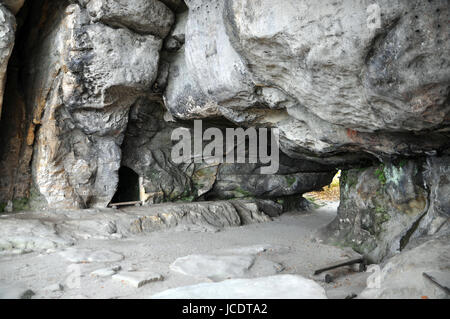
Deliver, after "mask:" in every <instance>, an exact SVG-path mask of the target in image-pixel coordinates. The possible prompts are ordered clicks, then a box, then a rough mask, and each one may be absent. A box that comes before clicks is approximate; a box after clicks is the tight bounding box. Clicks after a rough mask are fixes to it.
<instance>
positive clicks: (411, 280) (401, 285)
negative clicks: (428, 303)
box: [361, 235, 450, 299]
mask: <svg viewBox="0 0 450 319" xmlns="http://www.w3.org/2000/svg"><path fill="white" fill-rule="evenodd" d="M449 239H450V237H449V236H448V235H447V236H441V237H439V238H434V239H432V240H430V241H428V242H426V243H424V244H422V245H420V246H418V247H416V248H414V249H411V250H408V251H405V252H402V253H401V254H399V255H397V256H395V257H393V258H392V259H390V260H389V261H388V262H387V263H386V264H385V265H384V266H383V268H382V269H381V271H380V272H375V273H374V274H373V275H372V278H370V280H369V283H370V284H369V287H367V289H365V290H364V291H363V292H362V293H361V297H362V298H387V299H389V298H401V299H410V298H411V299H421V298H431V299H442V298H448V290H447V291H446V290H445V288H443V287H446V288H447V289H449V286H450V285H449V278H450V249H449V248H450V247H449ZM423 273H426V274H429V275H430V276H432V277H433V278H434V279H436V281H437V284H436V283H433V282H432V281H430V280H429V279H427V278H425V277H424V276H423ZM439 285H441V287H439Z"/></svg>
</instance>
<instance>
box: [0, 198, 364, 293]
mask: <svg viewBox="0 0 450 319" xmlns="http://www.w3.org/2000/svg"><path fill="white" fill-rule="evenodd" d="M337 205H338V203H336V202H333V203H329V204H328V205H326V206H323V207H321V208H319V209H316V210H314V211H311V212H309V213H306V214H305V213H295V212H291V213H287V214H284V215H282V216H281V217H278V218H275V219H274V220H273V221H272V222H267V223H260V224H252V225H246V226H241V227H233V228H227V229H224V230H222V231H220V232H216V233H212V232H192V231H175V230H165V231H159V232H153V233H150V234H145V235H139V236H134V237H131V238H124V239H117V240H82V241H80V242H78V243H77V245H76V247H75V248H76V249H83V248H88V249H93V250H102V249H106V250H109V251H112V252H116V253H119V254H122V255H123V256H124V259H123V260H121V261H118V262H107V263H104V262H91V263H81V264H73V263H71V262H69V261H68V260H66V259H65V258H63V257H62V256H61V255H60V251H54V252H47V253H45V254H41V253H29V254H23V255H16V256H1V257H0V291H3V294H4V295H5V292H7V293H9V294H10V295H11V296H12V295H13V294H14V293H15V292H23V291H25V290H27V289H30V290H32V291H33V292H34V293H35V295H34V296H33V298H36V299H38V298H149V297H151V296H152V295H153V294H155V293H159V292H162V291H164V290H166V289H169V288H175V287H180V286H186V285H192V284H197V283H202V282H209V281H210V280H209V279H205V278H196V277H192V276H188V275H183V274H180V273H177V272H174V271H172V270H170V268H169V267H170V265H171V264H172V263H173V262H174V261H175V260H176V259H177V258H179V257H184V256H187V255H192V254H206V255H224V254H227V250H229V249H236V248H245V247H248V246H254V245H271V247H273V248H272V249H268V250H267V251H265V252H260V253H258V255H257V259H256V262H255V267H252V268H253V270H252V271H250V272H249V273H248V275H247V277H250V278H252V277H260V276H261V275H265V272H264V267H260V268H258V267H257V265H258V264H261V265H264V261H267V260H268V261H272V262H275V263H278V264H280V265H281V268H280V269H281V271H280V272H279V274H299V275H302V276H304V277H306V278H310V279H314V280H315V281H316V282H318V283H319V284H320V285H321V286H323V287H324V288H325V290H326V293H327V296H328V297H329V298H345V297H346V296H348V295H350V294H352V293H355V294H359V292H361V291H362V290H363V289H364V288H365V287H366V278H367V277H368V275H370V274H367V273H358V272H356V271H354V270H353V269H351V268H350V267H347V268H343V269H341V270H339V271H338V272H335V273H334V275H335V276H336V277H337V278H336V279H335V280H334V282H332V283H325V282H324V276H323V275H321V276H312V274H313V272H314V270H315V269H317V268H321V267H322V266H326V265H327V264H329V263H334V262H336V261H340V260H344V259H346V258H348V257H353V256H356V254H355V253H354V252H352V251H351V250H344V249H341V248H337V247H332V246H327V245H323V244H320V243H317V242H316V241H315V240H314V239H313V238H314V234H315V232H316V231H317V230H318V229H319V228H321V227H323V226H325V225H326V224H328V223H329V222H330V221H331V220H332V219H333V218H334V217H335V216H336V209H337ZM228 254H229V253H228ZM115 265H120V266H121V268H122V270H123V271H150V272H155V273H159V274H161V275H162V276H163V277H164V280H163V281H157V282H151V283H149V284H146V285H144V286H143V287H140V288H134V287H132V286H130V285H128V284H126V283H124V282H121V281H117V280H113V279H112V278H111V277H104V278H96V277H93V276H92V275H91V272H92V271H95V270H97V269H101V268H105V267H110V266H115ZM258 269H259V270H258ZM261 269H262V270H261ZM261 271H262V272H261ZM58 284H60V285H61V286H62V287H63V289H62V290H59V289H55V285H56V286H57V285H58ZM49 287H50V288H49Z"/></svg>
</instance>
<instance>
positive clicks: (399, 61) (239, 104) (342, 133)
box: [165, 0, 450, 163]
mask: <svg viewBox="0 0 450 319" xmlns="http://www.w3.org/2000/svg"><path fill="white" fill-rule="evenodd" d="M187 4H188V6H189V9H190V11H189V17H188V20H187V23H186V28H185V33H186V34H185V38H186V43H185V45H184V47H183V49H182V50H180V51H179V52H178V54H177V56H176V58H175V59H174V61H173V63H172V65H171V72H170V76H169V84H168V88H167V90H166V93H165V94H166V102H167V107H168V109H169V110H170V112H171V113H172V114H173V115H174V116H175V117H178V118H183V119H189V118H200V117H201V118H205V117H211V116H218V115H221V116H225V117H227V118H228V119H230V120H232V121H234V122H236V123H239V124H242V125H249V124H254V123H259V124H263V123H264V124H265V125H267V124H268V125H272V126H276V127H278V128H280V131H281V137H282V147H283V149H284V150H285V151H286V152H287V153H288V154H290V155H292V156H297V157H303V158H304V157H305V156H306V155H307V156H315V157H317V156H319V157H321V158H323V157H324V158H328V160H329V161H332V162H334V163H338V162H339V161H341V160H342V159H343V158H342V157H343V154H341V156H336V155H339V153H342V152H349V151H350V150H352V151H354V150H355V149H358V150H361V151H368V152H369V153H373V152H375V153H377V154H384V155H398V154H403V155H415V154H420V153H425V152H433V151H436V150H438V149H441V148H442V147H444V146H445V145H447V140H448V138H447V137H446V134H447V133H445V131H444V132H440V129H441V128H442V127H444V126H448V114H449V110H450V109H449V104H448V93H449V61H448V57H447V54H446V52H447V51H448V45H449V44H448V41H446V40H445V38H446V35H447V34H448V27H446V26H445V25H446V23H445V20H446V19H447V18H448V14H449V12H448V5H447V3H446V1H433V2H428V3H424V2H422V1H407V2H406V1H376V2H374V3H373V4H371V5H370V6H369V7H370V8H369V7H368V5H367V4H365V3H363V2H359V1H340V2H332V1H325V2H310V1H290V0H283V1H277V2H276V3H274V2H273V1H269V0H264V1H251V0H248V1H231V0H230V1H218V2H217V3H216V4H214V5H209V3H208V2H205V1H201V0H192V1H187ZM180 23H181V22H180ZM410 132H415V133H416V134H414V135H413V134H411V133H410ZM430 132H432V134H430ZM344 158H345V160H346V161H349V160H351V157H345V156H344Z"/></svg>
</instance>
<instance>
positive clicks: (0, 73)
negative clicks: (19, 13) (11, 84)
mask: <svg viewBox="0 0 450 319" xmlns="http://www.w3.org/2000/svg"><path fill="white" fill-rule="evenodd" d="M15 31H16V19H15V18H14V16H13V15H12V14H11V13H10V12H9V11H8V9H6V7H4V6H3V5H1V4H0V117H1V114H2V105H3V93H4V89H5V82H6V69H7V67H8V61H9V57H10V56H11V53H12V50H13V46H14V38H15V36H14V32H15Z"/></svg>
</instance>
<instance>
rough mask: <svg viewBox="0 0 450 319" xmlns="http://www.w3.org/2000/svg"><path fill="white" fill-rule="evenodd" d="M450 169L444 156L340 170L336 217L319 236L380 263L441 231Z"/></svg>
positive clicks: (446, 212)
mask: <svg viewBox="0 0 450 319" xmlns="http://www.w3.org/2000/svg"><path fill="white" fill-rule="evenodd" d="M449 167H450V158H449V157H448V156H443V157H429V158H426V159H423V160H409V161H408V160H402V161H399V162H396V163H386V164H380V165H379V166H376V167H369V168H363V169H352V170H349V171H346V172H343V175H342V178H341V203H340V206H339V209H338V215H337V217H336V218H335V219H334V221H333V222H332V223H331V224H330V225H328V226H327V228H326V229H324V230H323V232H322V234H321V235H322V238H323V239H325V241H327V242H328V243H332V244H337V245H345V246H351V247H353V248H354V249H355V250H356V251H358V252H360V253H362V254H365V255H367V256H369V257H370V258H371V259H372V260H373V261H375V262H379V261H381V260H383V259H384V258H386V257H390V256H392V255H394V254H396V253H398V252H400V251H402V250H404V249H405V248H407V247H408V245H409V244H410V243H411V242H412V241H413V240H414V239H415V238H418V237H422V236H434V235H436V234H438V233H440V232H444V231H446V229H448V226H449V225H448V220H449V217H450V215H449V212H450V206H449V203H448V194H449V193H448V189H449V187H450V183H449V179H448V170H449Z"/></svg>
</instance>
